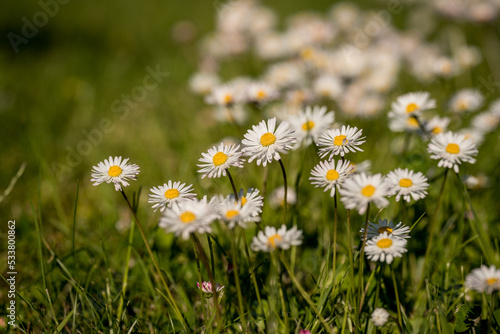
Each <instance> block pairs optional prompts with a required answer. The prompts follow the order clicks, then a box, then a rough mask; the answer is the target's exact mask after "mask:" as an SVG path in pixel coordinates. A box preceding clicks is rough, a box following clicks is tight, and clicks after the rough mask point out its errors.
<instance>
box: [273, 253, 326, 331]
mask: <svg viewBox="0 0 500 334" xmlns="http://www.w3.org/2000/svg"><path fill="white" fill-rule="evenodd" d="M279 256H280V259H281V263H283V265H284V266H285V269H286V271H287V272H288V275H289V276H290V279H291V280H292V282H293V284H294V285H295V287H296V288H297V290H299V292H300V294H301V295H302V297H303V298H304V299H305V301H306V302H307V304H309V306H310V307H311V309H312V310H313V312H314V313H315V314H316V316H317V317H318V319H319V321H320V322H321V324H322V325H323V327H324V328H325V330H326V332H327V333H331V334H333V330H332V329H331V328H330V326H329V325H328V323H327V322H326V320H325V318H323V316H322V315H321V313H320V312H319V311H318V309H317V308H316V305H315V304H314V302H313V301H312V300H311V297H309V295H308V294H307V292H306V290H304V288H303V287H302V285H300V283H299V281H297V279H296V278H295V275H294V273H293V272H292V271H291V270H290V266H289V265H288V263H287V262H286V260H285V256H284V255H283V253H282V252H281V253H280V254H279Z"/></svg>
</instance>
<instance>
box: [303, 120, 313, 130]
mask: <svg viewBox="0 0 500 334" xmlns="http://www.w3.org/2000/svg"><path fill="white" fill-rule="evenodd" d="M312 128H314V122H313V121H307V122H305V123H304V124H302V130H304V131H310V130H311V129H312Z"/></svg>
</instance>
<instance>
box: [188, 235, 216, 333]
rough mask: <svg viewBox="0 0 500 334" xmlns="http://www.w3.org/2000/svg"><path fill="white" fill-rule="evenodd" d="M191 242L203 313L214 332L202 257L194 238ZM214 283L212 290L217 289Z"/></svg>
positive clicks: (211, 330)
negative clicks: (201, 263)
mask: <svg viewBox="0 0 500 334" xmlns="http://www.w3.org/2000/svg"><path fill="white" fill-rule="evenodd" d="M191 243H192V244H193V250H194V256H195V258H196V270H197V271H198V289H199V290H200V296H201V304H202V314H203V317H204V318H205V320H207V321H209V322H210V324H209V325H207V327H208V328H210V332H211V333H212V332H213V329H212V324H211V320H212V319H211V317H210V316H209V314H210V311H209V308H208V307H207V303H206V300H205V295H204V292H203V289H202V287H203V278H202V277H201V268H200V258H199V256H198V251H197V250H196V244H195V243H194V240H193V239H191ZM211 284H212V290H213V289H216V287H215V282H211ZM205 311H207V313H206V314H205Z"/></svg>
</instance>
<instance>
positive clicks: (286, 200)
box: [278, 159, 288, 225]
mask: <svg viewBox="0 0 500 334" xmlns="http://www.w3.org/2000/svg"><path fill="white" fill-rule="evenodd" d="M278 162H279V163H280V166H281V172H282V173H283V183H284V187H285V196H284V199H283V207H284V209H285V213H284V215H283V223H284V224H285V225H286V211H287V207H288V184H287V179H286V172H285V166H284V165H283V161H281V159H279V160H278Z"/></svg>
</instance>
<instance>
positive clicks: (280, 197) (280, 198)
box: [270, 186, 297, 209]
mask: <svg viewBox="0 0 500 334" xmlns="http://www.w3.org/2000/svg"><path fill="white" fill-rule="evenodd" d="M286 202H287V203H288V205H294V204H295V203H296V202H297V193H296V192H295V190H294V189H293V188H291V187H288V189H287V194H286ZM284 203H285V186H279V187H278V188H276V189H274V190H273V192H272V193H271V201H270V204H271V207H272V208H273V209H277V208H282V207H284V205H283V204H284Z"/></svg>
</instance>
